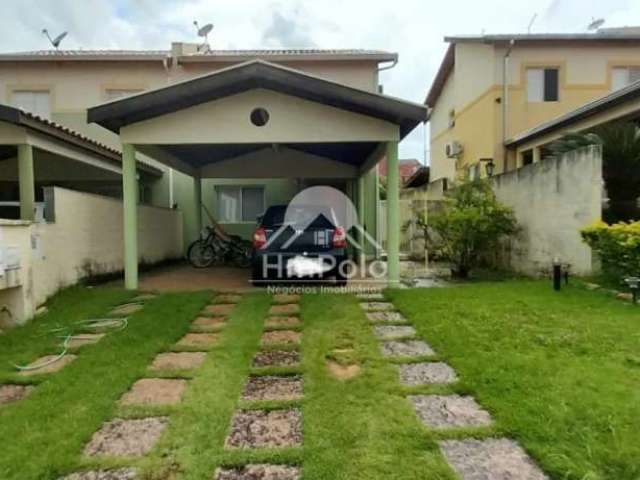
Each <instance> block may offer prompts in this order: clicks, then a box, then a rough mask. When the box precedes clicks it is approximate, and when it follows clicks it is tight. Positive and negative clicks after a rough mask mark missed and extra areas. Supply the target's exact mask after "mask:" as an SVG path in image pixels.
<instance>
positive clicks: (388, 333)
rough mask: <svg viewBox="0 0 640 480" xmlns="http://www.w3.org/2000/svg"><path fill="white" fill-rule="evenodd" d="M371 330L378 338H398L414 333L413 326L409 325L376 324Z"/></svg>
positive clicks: (413, 335) (407, 336) (412, 335)
mask: <svg viewBox="0 0 640 480" xmlns="http://www.w3.org/2000/svg"><path fill="white" fill-rule="evenodd" d="M373 330H374V332H375V334H376V337H378V338H379V339H380V340H399V339H401V338H409V337H415V335H416V330H415V328H413V327H409V326H391V325H378V326H375V327H373Z"/></svg>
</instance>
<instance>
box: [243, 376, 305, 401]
mask: <svg viewBox="0 0 640 480" xmlns="http://www.w3.org/2000/svg"><path fill="white" fill-rule="evenodd" d="M302 395H303V392H302V377H300V376H297V375H296V376H290V377H277V376H256V377H249V381H248V382H247V384H246V385H245V387H244V392H243V394H242V399H243V400H249V401H258V400H299V399H301V398H302Z"/></svg>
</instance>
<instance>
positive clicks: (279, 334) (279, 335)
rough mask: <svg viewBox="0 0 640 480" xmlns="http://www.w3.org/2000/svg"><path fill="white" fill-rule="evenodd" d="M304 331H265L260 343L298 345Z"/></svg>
mask: <svg viewBox="0 0 640 480" xmlns="http://www.w3.org/2000/svg"><path fill="white" fill-rule="evenodd" d="M301 338H302V333H300V332H295V331H293V330H277V331H275V332H265V333H263V334H262V338H261V339H260V343H261V344H262V345H292V344H293V345H297V344H299V343H300V339H301Z"/></svg>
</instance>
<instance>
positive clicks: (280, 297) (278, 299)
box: [273, 293, 300, 304]
mask: <svg viewBox="0 0 640 480" xmlns="http://www.w3.org/2000/svg"><path fill="white" fill-rule="evenodd" d="M273 302H274V303H279V304H288V303H300V295H298V294H297V293H278V294H276V295H274V296H273Z"/></svg>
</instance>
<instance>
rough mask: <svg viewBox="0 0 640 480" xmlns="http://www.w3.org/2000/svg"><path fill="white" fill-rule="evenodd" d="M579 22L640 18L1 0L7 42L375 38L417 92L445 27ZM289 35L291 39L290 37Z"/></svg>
mask: <svg viewBox="0 0 640 480" xmlns="http://www.w3.org/2000/svg"><path fill="white" fill-rule="evenodd" d="M534 13H537V14H538V17H537V19H536V22H535V23H534V25H533V29H532V31H533V32H548V31H560V32H566V31H584V30H585V29H586V25H587V24H588V23H589V21H590V20H591V18H592V17H605V18H606V19H607V24H606V25H607V26H622V25H630V24H635V25H638V24H640V2H638V1H637V0H607V2H602V1H601V0H529V1H526V2H525V1H517V2H514V1H513V0H484V1H483V2H478V1H475V0H449V1H445V2H434V1H425V0H396V1H395V2H372V1H371V0H324V1H321V2H320V1H311V0H309V1H302V0H278V1H276V2H265V1H263V0H242V1H237V0H224V1H223V0H217V1H211V0H184V1H178V0H168V1H166V0H165V1H162V2H158V1H154V0H130V1H126V0H91V1H86V2H80V1H77V0H3V2H2V20H1V27H2V28H0V45H2V49H3V50H4V51H16V50H31V49H40V48H48V41H47V39H46V38H45V37H44V36H43V35H42V34H41V31H42V29H43V28H48V29H49V31H50V32H51V34H52V35H55V34H57V33H59V32H61V31H63V30H69V36H68V37H67V38H66V39H65V41H64V43H63V48H86V49H89V48H168V47H169V44H170V43H171V41H176V40H187V41H196V40H197V37H196V35H195V28H194V26H193V20H194V19H195V20H198V21H199V22H200V23H201V24H204V23H208V22H212V23H213V24H214V25H215V28H214V31H213V33H212V34H211V35H210V42H211V43H212V45H213V46H214V47H215V48H260V47H274V46H282V47H300V46H311V45H314V46H317V47H318V48H379V49H384V50H391V51H396V52H398V53H399V54H400V63H399V64H398V65H397V66H396V67H395V68H394V69H392V70H390V71H387V72H383V73H382V75H381V79H382V81H383V83H384V86H385V92H386V93H388V94H390V95H394V96H398V97H402V98H405V99H408V100H412V101H415V102H422V101H423V100H424V97H425V95H426V92H427V89H428V87H429V85H430V84H431V81H432V79H433V77H434V75H435V73H436V71H437V68H438V66H439V64H440V61H441V59H442V55H443V54H444V51H445V48H446V45H445V44H444V42H443V41H442V38H443V36H444V35H452V34H460V33H465V34H474V33H478V34H479V33H481V32H482V31H485V32H487V33H505V32H509V33H513V32H516V33H517V32H520V33H523V32H525V31H526V29H527V25H528V23H529V21H530V19H531V17H532V16H533V14H534ZM294 43H296V44H297V45H295V44H294ZM423 152H424V131H423V129H422V128H418V129H416V131H414V132H413V133H412V134H411V135H410V136H409V137H408V138H407V139H406V140H405V141H404V142H403V143H402V145H401V154H402V155H403V156H405V157H416V158H419V159H422V158H423V155H424V154H423Z"/></svg>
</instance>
